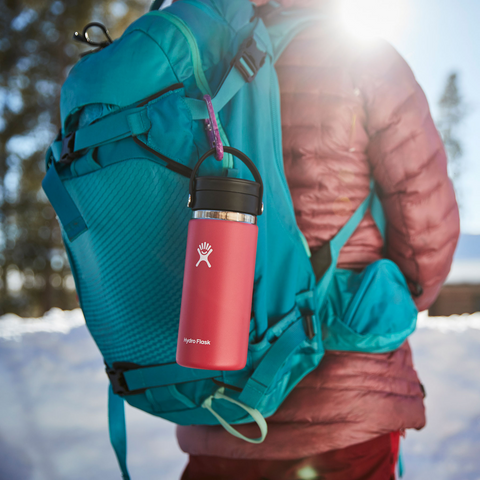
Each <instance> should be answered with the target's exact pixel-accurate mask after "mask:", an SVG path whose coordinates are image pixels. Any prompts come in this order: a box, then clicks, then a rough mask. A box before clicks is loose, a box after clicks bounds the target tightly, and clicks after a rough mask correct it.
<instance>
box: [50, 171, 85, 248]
mask: <svg viewBox="0 0 480 480" xmlns="http://www.w3.org/2000/svg"><path fill="white" fill-rule="evenodd" d="M42 187H43V190H44V192H45V194H46V195H47V197H48V199H49V200H50V203H51V204H52V206H53V208H54V210H55V212H56V213H57V215H58V218H59V219H60V222H61V223H62V226H63V229H64V230H65V233H66V234H67V236H68V239H69V240H70V241H71V242H73V240H75V239H76V238H77V237H78V236H80V235H81V234H82V233H83V232H85V231H86V230H88V227H87V224H86V223H85V220H84V219H83V217H82V214H81V213H80V210H78V208H77V206H76V205H75V202H74V201H73V200H72V197H71V196H70V194H69V193H68V191H67V189H66V188H65V186H64V185H63V183H62V181H61V180H60V177H59V175H58V172H57V165H56V163H55V162H53V163H52V165H51V166H50V168H49V169H48V171H47V174H46V175H45V178H44V179H43V181H42Z"/></svg>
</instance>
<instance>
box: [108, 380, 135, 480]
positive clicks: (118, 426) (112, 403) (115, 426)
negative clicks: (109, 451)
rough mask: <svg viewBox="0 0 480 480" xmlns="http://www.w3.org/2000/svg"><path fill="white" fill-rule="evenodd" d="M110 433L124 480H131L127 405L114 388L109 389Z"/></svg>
mask: <svg viewBox="0 0 480 480" xmlns="http://www.w3.org/2000/svg"><path fill="white" fill-rule="evenodd" d="M108 431H109V433H110V443H111V444H112V447H113V450H114V451H115V455H116V456H117V460H118V465H119V466H120V470H121V471H122V478H123V480H130V475H129V473H128V468H127V426H126V424H125V405H124V403H123V398H121V397H119V396H118V395H115V394H114V393H113V389H112V386H111V385H109V388H108Z"/></svg>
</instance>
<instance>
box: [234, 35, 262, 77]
mask: <svg viewBox="0 0 480 480" xmlns="http://www.w3.org/2000/svg"><path fill="white" fill-rule="evenodd" d="M266 56H267V54H266V52H263V51H262V50H260V49H259V48H258V47H257V42H256V41H255V39H254V38H253V37H249V38H247V39H246V40H245V41H244V42H243V43H242V44H241V45H240V48H239V49H238V53H237V54H236V55H235V58H234V59H233V60H232V62H231V65H233V66H235V67H236V68H237V69H238V71H239V72H240V73H241V74H242V76H243V78H244V79H245V81H246V82H248V83H250V82H252V81H253V80H254V79H255V77H256V76H257V73H258V71H259V70H260V68H261V67H262V66H263V64H264V63H265V58H266Z"/></svg>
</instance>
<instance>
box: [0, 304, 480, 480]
mask: <svg viewBox="0 0 480 480" xmlns="http://www.w3.org/2000/svg"><path fill="white" fill-rule="evenodd" d="M418 326H419V328H418V329H417V331H416V333H415V334H414V335H413V336H412V339H411V344H412V347H413V352H414V357H415V363H416V366H417V369H418V371H419V374H420V377H421V379H422V381H423V383H424V384H425V387H426V390H427V398H426V403H427V414H428V425H427V427H426V428H425V429H424V430H422V431H420V432H415V431H409V432H408V434H407V439H406V440H405V441H404V442H403V451H404V459H405V468H406V472H405V476H404V478H405V480H420V479H422V480H424V479H435V480H479V479H480V313H478V314H474V315H470V316H461V317H453V316H452V317H449V318H428V317H426V316H424V315H422V316H421V317H420V319H419V325H418ZM0 385H1V387H0V480H57V479H58V480H77V479H78V480H80V479H82V480H83V479H87V478H88V479H89V480H96V479H99V480H100V479H101V480H109V479H119V478H120V473H119V471H118V468H117V465H116V460H115V457H114V454H113V452H112V450H111V447H110V444H109V440H108V428H107V412H106V402H107V398H106V392H107V377H106V376H105V373H104V370H103V363H102V359H101V357H100V354H99V353H98V350H97V348H96V346H95V345H94V343H93V341H92V339H91V338H90V336H89V333H88V331H87V330H86V328H85V325H84V322H83V318H82V315H81V312H80V311H79V310H76V311H72V312H61V311H60V310H53V311H51V312H50V313H49V314H47V315H46V316H45V317H44V318H43V319H41V320H38V319H34V320H24V319H19V318H18V317H15V316H14V315H7V316H4V317H2V318H0ZM127 424H128V440H129V447H128V449H129V465H130V470H131V473H132V477H133V479H142V480H154V479H155V480H156V479H162V480H177V479H178V478H179V477H180V474H181V472H182V470H183V467H184V465H185V463H186V456H185V455H184V454H183V453H182V452H181V451H180V449H179V448H178V446H177V444H176V441H175V435H174V429H175V427H174V425H172V424H170V423H168V422H166V421H163V420H161V419H158V418H155V417H152V416H150V415H147V414H145V413H143V412H140V411H136V410H135V409H133V408H130V407H128V406H127Z"/></svg>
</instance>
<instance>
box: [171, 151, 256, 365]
mask: <svg viewBox="0 0 480 480" xmlns="http://www.w3.org/2000/svg"><path fill="white" fill-rule="evenodd" d="M224 150H225V152H227V153H231V154H232V155H234V156H236V157H238V158H239V159H240V160H242V161H243V162H244V163H245V165H246V166H247V167H248V168H249V169H250V171H251V172H252V174H253V177H254V178H255V180H256V181H255V182H252V181H249V180H241V179H238V178H228V177H199V178H195V177H196V173H197V171H198V169H199V167H200V165H201V164H202V163H203V161H204V160H205V159H206V158H207V157H209V156H211V155H213V154H214V153H215V149H212V150H209V151H208V152H207V153H206V154H205V155H204V156H203V157H202V158H201V159H200V160H199V161H198V163H197V164H196V165H195V168H194V169H193V172H192V176H191V178H190V189H189V190H190V197H189V207H190V208H192V210H193V214H192V219H191V220H190V222H189V225H188V239H187V253H186V258H185V275H184V280H183V292H182V306H181V310H180V326H179V331H178V342H177V363H178V364H179V365H182V366H184V367H191V368H202V369H207V370H240V369H242V368H244V367H245V364H246V362H247V353H248V335H249V327H250V317H251V311H252V295H253V281H254V274H255V256H256V251H257V235H258V227H257V225H256V223H257V215H260V214H261V213H262V211H263V204H262V196H263V183H262V179H261V177H260V174H259V172H258V170H257V168H256V167H255V165H254V164H253V162H252V161H251V160H250V159H249V158H248V157H247V156H246V155H244V154H243V153H242V152H240V151H239V150H237V149H235V148H231V147H224Z"/></svg>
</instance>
